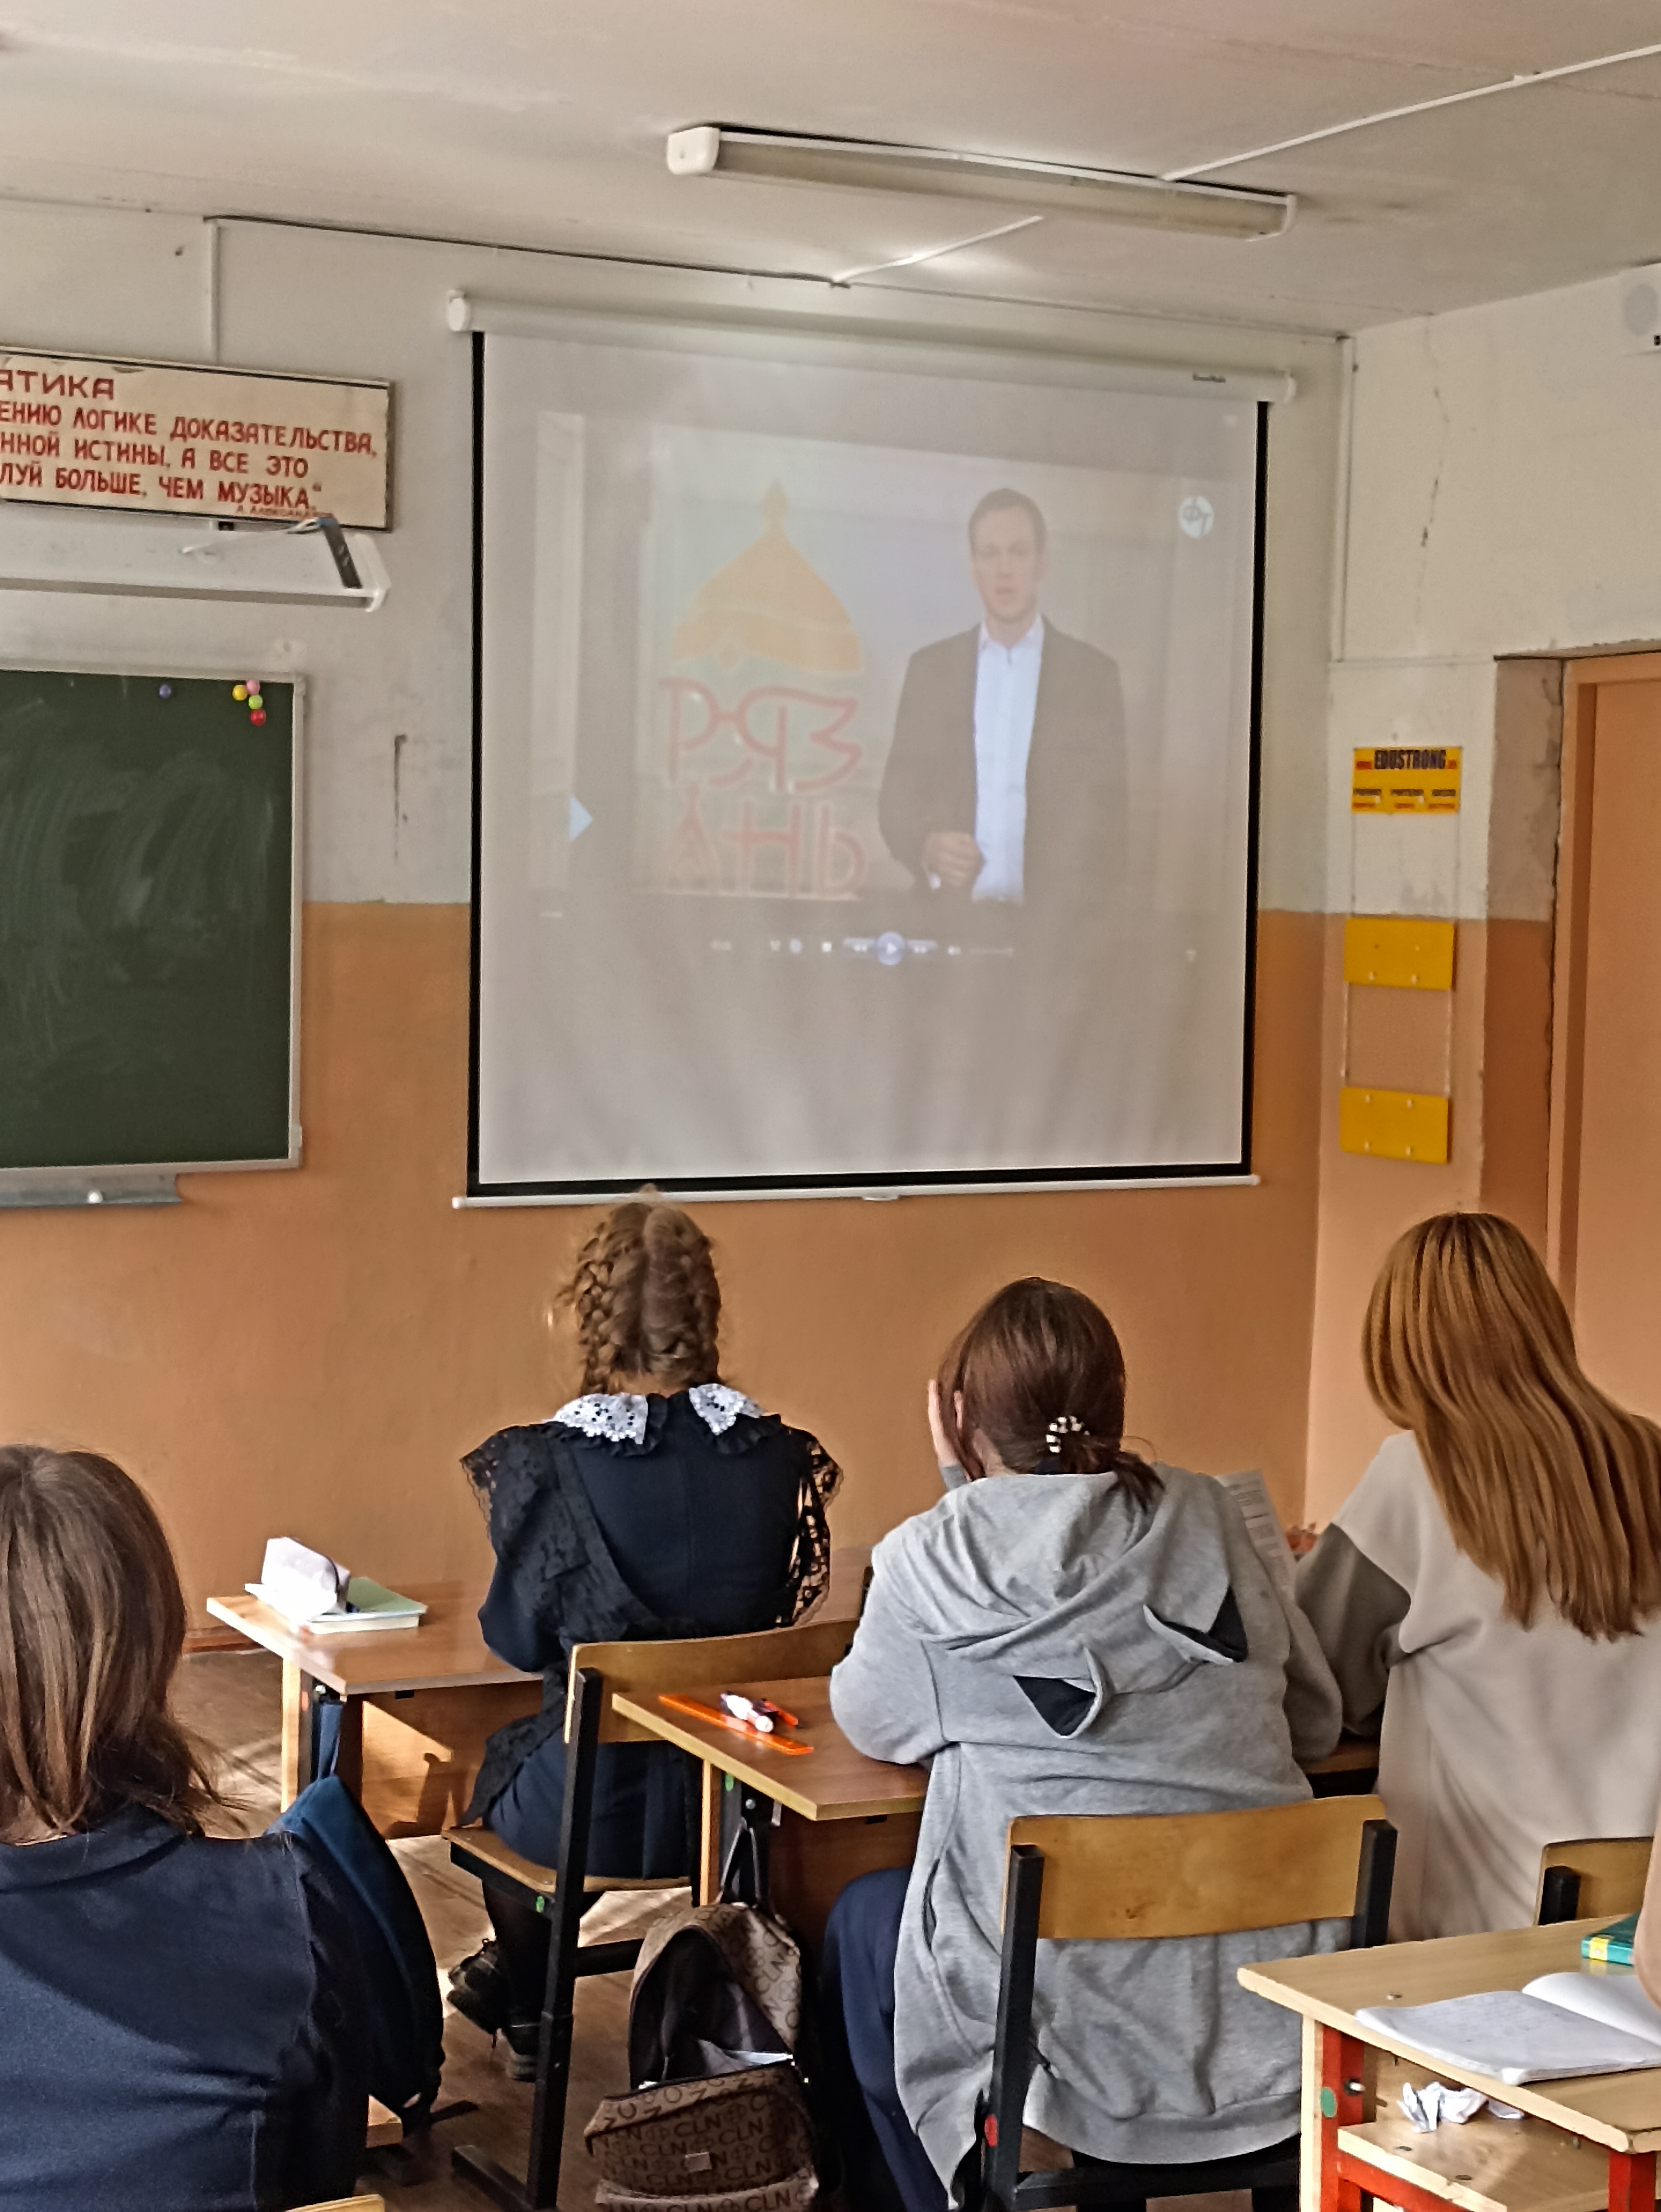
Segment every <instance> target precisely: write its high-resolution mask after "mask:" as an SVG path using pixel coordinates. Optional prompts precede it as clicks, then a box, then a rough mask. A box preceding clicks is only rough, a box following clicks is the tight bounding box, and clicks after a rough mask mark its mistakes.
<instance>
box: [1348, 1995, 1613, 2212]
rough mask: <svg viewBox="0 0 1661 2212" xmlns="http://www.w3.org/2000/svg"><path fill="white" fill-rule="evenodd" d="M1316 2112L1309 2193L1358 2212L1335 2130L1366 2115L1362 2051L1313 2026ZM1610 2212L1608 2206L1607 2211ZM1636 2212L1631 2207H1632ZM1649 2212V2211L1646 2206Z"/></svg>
mask: <svg viewBox="0 0 1661 2212" xmlns="http://www.w3.org/2000/svg"><path fill="white" fill-rule="evenodd" d="M1316 2038H1317V2047H1316V2069H1315V2074H1316V2110H1317V2114H1318V2116H1319V2124H1318V2125H1317V2128H1316V2129H1315V2130H1314V2145H1313V2148H1314V2152H1315V2187H1314V2189H1313V2191H1311V2194H1312V2196H1313V2197H1314V2200H1315V2203H1316V2204H1317V2206H1318V2208H1319V2212H1361V2191H1360V2189H1359V2188H1358V2187H1357V2186H1356V2185H1355V2183H1354V2182H1353V2181H1348V2180H1346V2179H1344V2177H1343V2176H1342V2174H1341V2173H1340V2172H1339V2170H1338V2130H1339V2129H1340V2128H1353V2127H1357V2126H1359V2125H1360V2123H1361V2121H1362V2120H1363V2119H1365V2118H1366V2083H1365V2080H1364V2077H1363V2074H1362V2064H1363V2059H1364V2057H1365V2053H1364V2051H1363V2049H1362V2046H1361V2044H1360V2041H1359V2040H1358V2039H1357V2038H1355V2037H1354V2036H1353V2035H1344V2034H1342V2033H1340V2032H1339V2030H1338V2029H1337V2028H1335V2027H1320V2026H1317V2028H1316ZM1611 2212H1613V2207H1611ZM1633 2212H1637V2208H1636V2207H1634V2208H1633ZM1646 2212H1652V2208H1646Z"/></svg>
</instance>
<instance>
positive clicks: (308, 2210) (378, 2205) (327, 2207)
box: [295, 2197, 386, 2212]
mask: <svg viewBox="0 0 1661 2212" xmlns="http://www.w3.org/2000/svg"><path fill="white" fill-rule="evenodd" d="M295 2212H386V2199H385V2198H384V2197H331V2198H330V2199H329V2201H328V2203H326V2204H296V2205H295Z"/></svg>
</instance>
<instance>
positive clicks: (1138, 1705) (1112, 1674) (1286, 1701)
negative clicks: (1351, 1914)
mask: <svg viewBox="0 0 1661 2212" xmlns="http://www.w3.org/2000/svg"><path fill="white" fill-rule="evenodd" d="M1124 1389H1125V1383H1124V1363H1123V1357H1122V1355H1121V1353H1120V1351H1119V1346H1118V1340H1117V1339H1116V1337H1115V1335H1114V1333H1113V1330H1112V1328H1111V1326H1110V1323H1109V1322H1108V1320H1107V1317H1106V1316H1105V1315H1104V1314H1103V1313H1102V1312H1101V1310H1099V1308H1098V1307H1097V1306H1096V1305H1094V1304H1092V1302H1091V1300H1090V1299H1088V1298H1087V1297H1085V1296H1084V1295H1083V1293H1082V1292H1081V1291H1074V1290H1070V1289H1068V1287H1067V1286H1066V1285H1063V1284H1060V1283H1050V1282H1044V1281H1042V1280H1040V1279H1037V1278H1029V1279H1025V1280H1024V1281H1022V1282H1018V1283H1012V1284H1010V1285H1008V1286H1007V1289H1005V1290H1003V1291H1000V1292H999V1293H998V1294H997V1296H996V1297H994V1298H993V1299H992V1300H991V1301H990V1302H989V1304H987V1305H986V1306H985V1307H983V1309H982V1310H981V1312H980V1313H979V1314H977V1316H976V1317H975V1319H974V1320H973V1321H972V1322H970V1324H969V1326H968V1328H966V1329H965V1330H964V1333H963V1334H962V1336H961V1337H960V1338H959V1339H958V1342H957V1343H956V1345H954V1346H953V1347H952V1351H951V1352H949V1353H948V1354H947V1356H946V1361H945V1364H944V1365H943V1366H942V1369H941V1370H940V1378H939V1381H938V1383H937V1384H936V1385H935V1386H934V1389H932V1390H931V1394H930V1402H931V1413H932V1415H933V1417H934V1425H935V1437H936V1443H937V1448H938V1449H939V1451H940V1459H941V1462H942V1473H943V1474H944V1475H945V1477H946V1480H947V1482H948V1483H949V1484H954V1486H953V1487H952V1488H950V1489H949V1490H948V1493H947V1495H946V1497H944V1498H941V1500H940V1503H939V1504H938V1505H936V1506H935V1507H934V1509H933V1510H931V1511H929V1512H928V1513H924V1514H921V1515H919V1516H917V1517H916V1518H915V1519H914V1520H911V1521H908V1522H904V1524H903V1525H902V1526H901V1527H900V1528H897V1529H896V1530H895V1531H894V1532H893V1533H892V1534H891V1535H889V1536H887V1537H886V1538H885V1539H884V1541H882V1543H880V1544H879V1546H878V1547H877V1548H876V1551H875V1553H874V1554H873V1579H872V1583H871V1588H870V1594H869V1596H868V1598H867V1603H866V1607H865V1612H864V1615H863V1618H862V1619H861V1623H860V1626H859V1631H858V1633H857V1635H856V1636H855V1639H854V1644H853V1648H852V1650H850V1651H849V1655H848V1656H847V1658H846V1659H844V1660H843V1662H842V1664H841V1666H839V1667H838V1668H837V1670H836V1672H835V1673H834V1674H832V1676H831V1705H832V1709H833V1711H835V1714H836V1717H837V1721H838V1722H839V1723H841V1725H842V1727H843V1729H844V1730H845V1732H846V1733H847V1735H849V1738H850V1740H851V1741H853V1742H854V1743H855V1744H856V1745H857V1746H858V1747H859V1748H860V1749H861V1751H864V1752H866V1753H868V1754H869V1755H870V1756H871V1757H873V1758H876V1759H892V1760H897V1761H901V1762H910V1761H922V1760H926V1761H928V1763H929V1766H930V1773H929V1782H928V1802H927V1804H926V1806H925V1808H924V1811H923V1817H922V1833H921V1836H920V1838H919V1841H918V1846H917V1856H916V1862H915V1863H914V1864H913V1866H912V1868H911V1870H910V1877H909V1879H908V1878H907V1876H906V1875H904V1872H903V1871H902V1872H899V1873H897V1874H895V1873H885V1874H878V1875H866V1876H864V1877H862V1878H861V1880H860V1881H856V1882H854V1883H852V1884H850V1885H849V1888H848V1889H847V1890H845V1891H844V1892H843V1896H842V1897H841V1899H839V1900H838V1902H837V1907H836V1910H835V1912H834V1913H833V1915H832V1919H831V1929H830V1931H829V1937H828V1943H827V1966H828V1972H829V1977H830V1979H831V1983H832V1984H833V1987H835V1988H837V1990H838V1991H839V1995H840V2002H841V2004H842V2008H843V2015H844V2018H845V2021H846V2025H847V2027H848V2031H849V2047H850V2050H851V2051H852V2054H853V2057H854V2062H855V2071H856V2073H857V2074H858V2075H859V2078H860V2081H861V2088H862V2090H863V2092H864V2094H865V2100H866V2104H867V2109H868V2110H869V2112H870V2113H871V2117H872V2120H873V2124H874V2126H875V2129H876V2131H877V2135H878V2137H879V2142H881V2144H882V2148H883V2150H884V2154H885V2157H886V2160H887V2162H888V2165H889V2167H890V2171H891V2173H892V2175H893V2178H894V2179H895V2182H896V2184H897V2186H898V2188H899V2191H900V2193H901V2195H902V2197H904V2202H905V2204H906V2207H907V2212H940V2208H944V2206H945V2205H946V2202H947V2197H946V2189H947V2185H948V2184H949V2183H950V2182H951V2181H952V2179H954V2177H955V2176H956V2175H957V2173H958V2168H959V2166H960V2165H961V2164H962V2162H963V2160H964V2158H965V2157H966V2156H967V2155H968V2154H970V2151H971V2150H972V2148H973V2146H974V2138H975V2107H976V2100H977V2095H979V2094H980V2093H982V2092H983V2090H984V2089H985V2087H986V2086H987V2082H988V2079H989V2073H990V2068H991V2056H992V2040H993V2022H994V2015H995V2008H996V2001H997V1990H998V1959H999V1942H1000V1923H1001V1895H1002V1887H1003V1875H1004V1862H1005V1857H1006V1850H1007V1832H1008V1827H1009V1823H1010V1821H1011V1820H1013V1819H1014V1818H1016V1817H1017V1816H1018V1815H1019V1814H1043V1813H1068V1814H1092V1813H1201V1812H1211V1811H1219V1812H1220V1811H1225V1810H1232V1809H1234V1808H1240V1807H1247V1806H1257V1805H1280V1804H1289V1803H1291V1802H1293V1801H1295V1800H1297V1799H1299V1798H1304V1797H1307V1796H1308V1795H1309V1784H1308V1783H1307V1782H1306V1781H1305V1778H1304V1776H1303V1773H1302V1771H1300V1765H1299V1762H1300V1761H1303V1762H1307V1761H1309V1760H1311V1759H1318V1758H1321V1757H1323V1755H1324V1754H1325V1753H1327V1752H1329V1751H1330V1750H1331V1748H1332V1747H1333V1745H1334V1744H1335V1742H1336V1741H1337V1737H1338V1731H1339V1717H1340V1716H1339V1698H1338V1692H1337V1687H1336V1686H1335V1683H1334V1681H1333V1679H1332V1677H1331V1675H1330V1674H1329V1672H1328V1669H1327V1667H1326V1664H1325V1662H1324V1661H1323V1658H1322V1656H1321V1653H1320V1650H1319V1648H1318V1647H1317V1644H1316V1642H1315V1639H1314V1637H1313V1635H1312V1634H1311V1631H1310V1629H1309V1627H1308V1626H1307V1624H1306V1623H1305V1621H1304V1620H1303V1618H1302V1616H1301V1614H1300V1613H1299V1612H1298V1610H1297V1608H1296V1607H1295V1606H1293V1605H1292V1604H1290V1603H1289V1602H1288V1601H1287V1599H1285V1598H1284V1597H1282V1596H1281V1594H1280V1592H1279V1591H1278V1589H1276V1586H1275V1583H1274V1581H1273V1580H1272V1579H1271V1577H1270V1576H1269V1571H1268V1570H1267V1568H1266V1567H1265V1566H1264V1565H1263V1564H1262V1561H1261V1560H1260V1559H1259V1558H1258V1555H1257V1553H1256V1550H1255V1549H1254V1548H1253V1546H1252V1542H1251V1539H1250V1535H1249V1534H1248V1533H1247V1530H1246V1527H1245V1523H1244V1521H1243V1520H1242V1518H1241V1516H1240V1514H1239V1511H1238V1508H1237V1507H1236V1506H1235V1504H1234V1503H1233V1501H1232V1498H1229V1496H1228V1495H1227V1493H1226V1492H1225V1491H1224V1490H1223V1489H1222V1488H1221V1486H1220V1485H1218V1484H1217V1483H1215V1482H1213V1481H1212V1480H1209V1479H1208V1477H1206V1476H1203V1475H1196V1474H1187V1473H1185V1472H1183V1470H1182V1469H1181V1468H1171V1467H1163V1466H1155V1465H1149V1464H1147V1462H1143V1461H1141V1460H1140V1459H1138V1458H1136V1457H1135V1455H1133V1454H1131V1453H1129V1452H1127V1451H1126V1450H1125V1449H1124V1448H1123V1441H1122V1439H1123V1425H1124ZM1346 1929H1347V1923H1323V1924H1318V1925H1309V1924H1304V1925H1299V1926H1293V1927H1287V1928H1275V1929H1263V1930H1262V1931H1260V1932H1250V1933H1246V1934H1240V1935H1232V1936H1196V1937H1183V1938H1176V1939H1173V1938H1166V1939H1164V1940H1160V1941H1150V1942H1117V1943H1084V1942H1079V1943H1056V1942H1050V1943H1043V1944H1041V1945H1040V1946H1039V1949H1038V1962H1037V1992H1036V1995H1035V1998H1034V2003H1033V2037H1034V2045H1035V2050H1036V2053H1037V2063H1036V2065H1035V2068H1034V2072H1033V2079H1032V2087H1031V2093H1030V2095H1029V2098H1028V2104H1027V2120H1028V2123H1029V2124H1031V2125H1032V2126H1034V2127H1037V2128H1041V2129H1042V2130H1043V2131H1044V2132H1045V2133H1046V2134H1047V2135H1050V2136H1053V2137H1055V2138H1056V2140H1057V2141H1059V2142H1062V2143H1065V2144H1067V2145H1068V2146H1069V2147H1070V2148H1073V2149H1074V2150H1075V2151H1078V2152H1080V2153H1082V2154H1086V2155H1087V2156H1091V2157H1095V2158H1100V2159H1110V2160H1128V2161H1134V2162H1136V2163H1155V2162H1159V2163H1165V2162H1174V2161H1186V2160H1202V2159H1213V2158H1224V2157H1230V2156H1233V2155H1236V2154H1242V2153H1244V2152H1247V2151H1250V2150H1256V2149H1260V2148H1265V2147H1267V2146H1268V2145H1269V2144H1272V2143H1275V2142H1280V2141H1281V2139H1283V2138H1284V2137H1286V2136H1291V2135H1293V2134H1295V2132H1296V2130H1297V2126H1298V2098H1299V2042H1298V2024H1297V2021H1295V2020H1294V2019H1293V2016H1292V2015H1290V2014H1287V2013H1282V2012H1279V2011H1277V2010H1276V2009H1275V2007H1273V2006H1271V2005H1269V2004H1266V2003H1265V2002H1263V2001H1262V1999H1260V1998H1257V1997H1255V1996H1250V1995H1248V1994H1247V1992H1245V1991H1244V1990H1242V1989H1240V1987H1239V1986H1238V1983H1237V1981H1236V1979H1235V1969H1236V1967H1237V1966H1240V1965H1242V1964H1244V1963H1245V1962H1247V1961H1249V1960H1263V1959H1275V1958H1285V1957H1287V1956H1288V1955H1289V1954H1299V1953H1304V1952H1309V1951H1317V1950H1328V1949H1335V1948H1338V1946H1339V1945H1340V1943H1341V1942H1342V1941H1343V1940H1344V1936H1345V1932H1346ZM890 1977H891V1985H890Z"/></svg>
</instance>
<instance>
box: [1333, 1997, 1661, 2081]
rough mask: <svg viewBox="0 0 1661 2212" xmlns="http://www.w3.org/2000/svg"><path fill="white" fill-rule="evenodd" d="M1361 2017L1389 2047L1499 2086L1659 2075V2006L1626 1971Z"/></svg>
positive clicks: (1375, 2009)
mask: <svg viewBox="0 0 1661 2212" xmlns="http://www.w3.org/2000/svg"><path fill="white" fill-rule="evenodd" d="M1355 2017H1356V2019H1357V2020H1358V2021H1360V2023H1361V2025H1362V2027H1368V2028H1372V2030H1373V2031H1374V2032H1375V2033H1378V2034H1380V2035H1384V2036H1387V2037H1388V2038H1389V2039H1390V2041H1391V2042H1392V2043H1405V2044H1407V2045H1409V2046H1410V2047H1411V2048H1412V2049H1413V2050H1415V2051H1423V2052H1424V2053H1425V2054H1426V2056H1427V2057H1431V2058H1439V2059H1440V2060H1441V2062H1442V2063H1443V2064H1444V2065H1447V2066H1461V2067H1466V2068H1468V2069H1469V2070H1470V2072H1472V2073H1473V2074H1486V2075H1488V2077H1489V2078H1490V2079H1491V2080H1493V2081H1507V2082H1523V2081H1562V2080H1566V2079H1569V2078H1572V2077H1573V2076H1575V2075H1582V2074H1631V2073H1636V2072H1638V2071H1639V2070H1640V2069H1644V2068H1648V2067H1658V2068H1661V2007H1657V2006H1656V2005H1653V2004H1652V2003H1651V2002H1650V2000H1649V1999H1648V1997H1646V1996H1645V1994H1644V1992H1643V1990H1641V1989H1640V1987H1639V1985H1638V1982H1637V1979H1636V1978H1635V1977H1634V1976H1633V1975H1630V1974H1618V1975H1615V1974H1605V1975H1600V1976H1593V1975H1591V1974H1541V1975H1539V1976H1537V1977H1536V1979H1535V1980H1533V1981H1531V1982H1530V1984H1528V1986H1527V1987H1526V1989H1521V1990H1483V1991H1482V1992H1481V1993H1480V1994H1479V1995H1477V1996H1467V1997H1449V1998H1447V1999H1446V2000H1445V2002H1442V2003H1440V2004H1427V2005H1370V2006H1368V2007H1367V2008H1366V2010H1365V2011H1358V2012H1357V2014H1356V2015H1355Z"/></svg>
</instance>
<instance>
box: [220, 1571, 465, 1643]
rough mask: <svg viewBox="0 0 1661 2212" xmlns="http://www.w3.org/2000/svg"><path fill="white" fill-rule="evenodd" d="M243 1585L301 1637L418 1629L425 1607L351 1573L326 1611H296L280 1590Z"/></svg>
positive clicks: (421, 1603) (251, 1584) (252, 1584)
mask: <svg viewBox="0 0 1661 2212" xmlns="http://www.w3.org/2000/svg"><path fill="white" fill-rule="evenodd" d="M243 1587H244V1588H245V1589H246V1591H247V1593H248V1595H249V1596H250V1597H257V1598H258V1599H259V1601H260V1603H261V1604H262V1605H268V1606H270V1607H271V1611H272V1612H273V1613H281V1614H282V1616H283V1620H286V1621H287V1622H288V1624H289V1626H290V1627H291V1628H297V1629H298V1630H299V1631H300V1632H301V1634H302V1635H305V1636H352V1635H357V1634H360V1633H362V1632H365V1631H367V1630H369V1629H375V1628H418V1627H419V1626H420V1625H421V1616H422V1614H423V1613H425V1612H426V1610H427V1608H426V1607H425V1605H424V1604H423V1602H422V1601H421V1600H420V1599H419V1598H414V1597H403V1596H400V1595H399V1592H398V1591H397V1590H389V1589H386V1587H385V1585H384V1584H383V1583H376V1582H371V1581H370V1580H369V1577H368V1576H367V1575H353V1576H352V1577H350V1580H349V1581H348V1583H347V1584H346V1589H345V1593H344V1603H343V1604H342V1606H341V1607H340V1609H339V1610H338V1611H335V1610H331V1611H329V1612H326V1613H302V1612H296V1611H295V1610H294V1609H293V1607H292V1604H291V1603H285V1602H284V1597H283V1592H282V1591H280V1590H274V1589H271V1586H270V1585H269V1584H267V1583H245V1584H244V1585H243Z"/></svg>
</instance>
